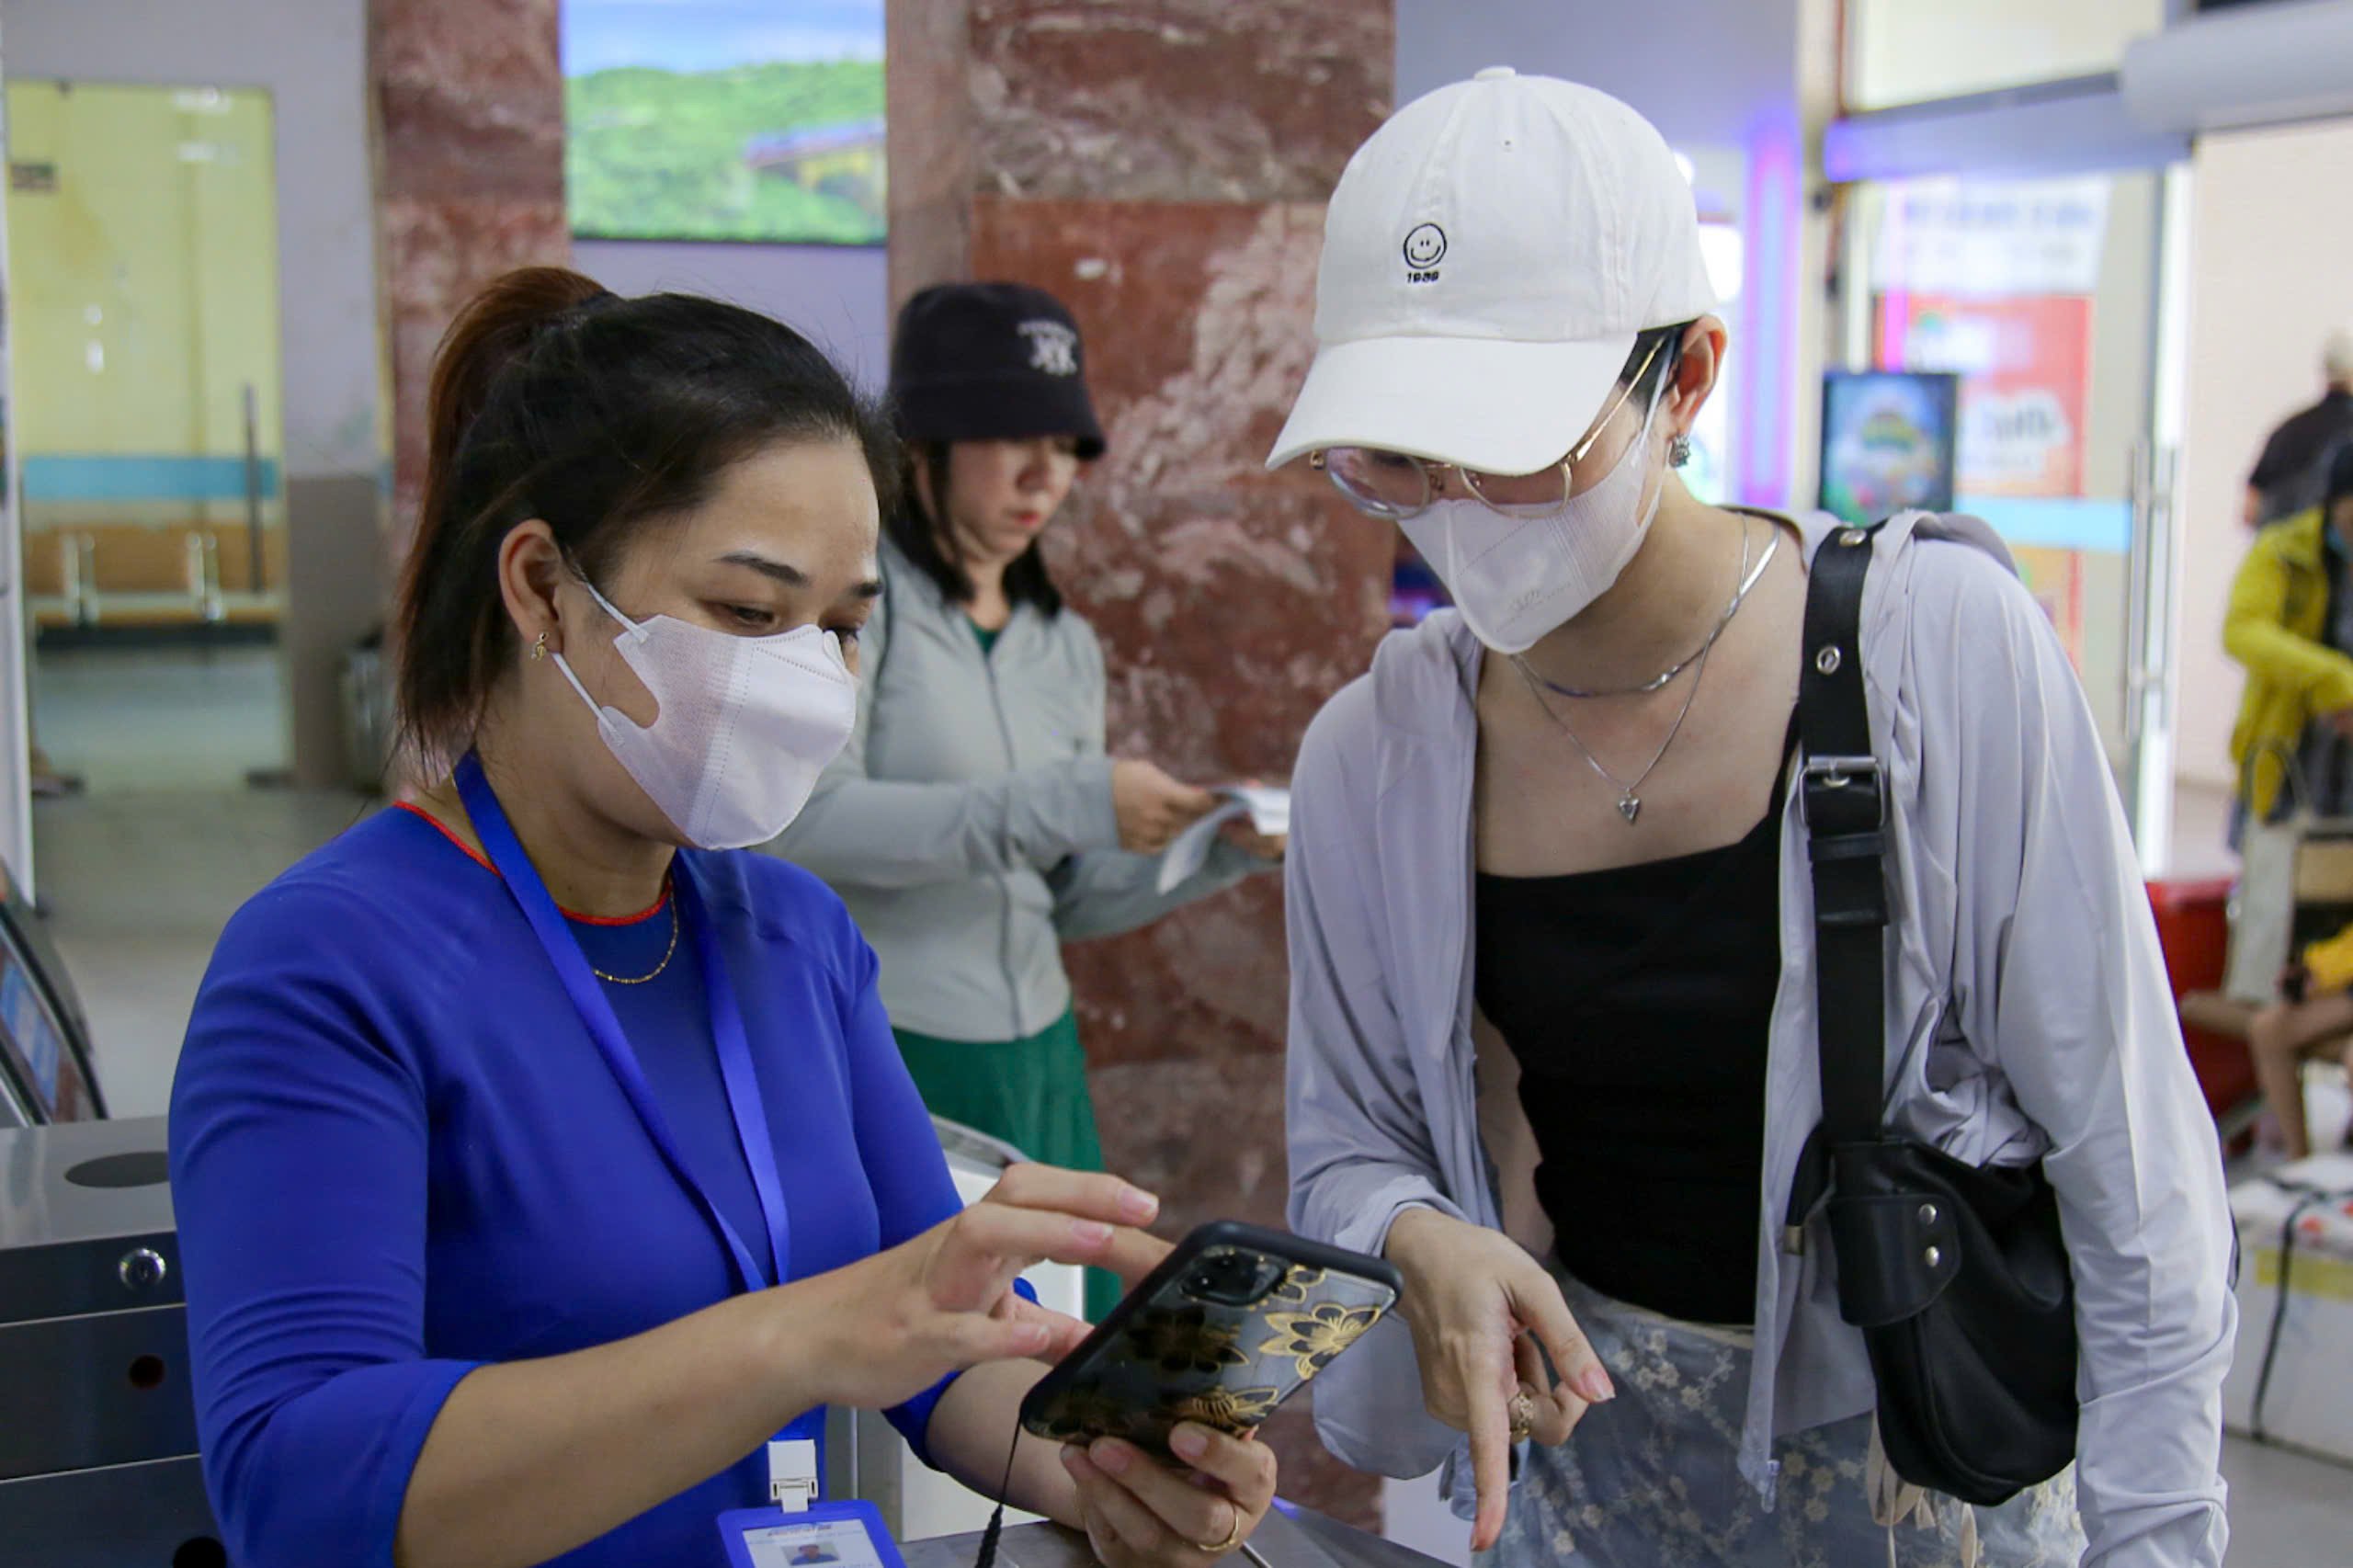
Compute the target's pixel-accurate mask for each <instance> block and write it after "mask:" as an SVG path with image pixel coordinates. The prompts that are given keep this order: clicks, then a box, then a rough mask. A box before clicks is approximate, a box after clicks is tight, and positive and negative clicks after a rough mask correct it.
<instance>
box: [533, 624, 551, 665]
mask: <svg viewBox="0 0 2353 1568" xmlns="http://www.w3.org/2000/svg"><path fill="white" fill-rule="evenodd" d="M547 656H548V634H547V633H546V632H544V631H542V632H540V640H539V641H538V642H534V643H532V644H531V662H532V663H534V664H537V663H538V662H539V661H540V660H541V659H544V658H546V657H547Z"/></svg>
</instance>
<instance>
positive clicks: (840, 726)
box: [555, 585, 858, 849]
mask: <svg viewBox="0 0 2353 1568" xmlns="http://www.w3.org/2000/svg"><path fill="white" fill-rule="evenodd" d="M588 592H589V594H590V596H591V597H594V598H595V599H596V601H597V604H598V605H599V606H600V607H602V608H603V609H604V611H605V613H606V614H607V615H609V616H611V617H612V618H613V619H615V620H618V621H620V623H621V627H622V629H623V630H622V631H621V634H620V636H619V637H617V638H615V639H614V640H613V645H614V646H615V647H616V648H619V649H620V655H621V659H622V661H623V662H624V663H626V664H627V665H629V667H630V668H631V669H632V670H634V671H636V672H637V678H638V679H640V680H642V681H643V682H644V683H645V688H646V690H648V691H650V692H652V693H653V694H654V701H655V702H656V703H658V704H660V710H659V711H657V712H656V713H655V714H654V723H653V725H652V727H651V728H646V727H642V726H640V725H639V724H638V723H637V722H636V721H635V720H633V719H631V718H630V717H629V715H628V714H626V713H623V712H622V711H621V710H620V709H618V708H608V707H606V706H604V705H603V704H601V703H599V702H598V701H597V699H595V698H593V697H591V696H589V695H588V688H587V687H585V686H583V685H581V684H580V677H579V676H577V675H574V673H573V669H572V665H570V664H569V663H568V662H567V661H566V660H565V659H564V656H563V654H561V653H558V654H557V655H556V656H555V665H556V668H558V669H560V670H562V671H563V678H564V679H566V680H568V681H570V682H571V683H572V689H573V690H574V691H576V692H578V693H579V694H580V700H581V701H583V702H585V703H586V704H588V707H589V710H591V711H592V712H594V713H595V714H596V715H597V733H599V734H601V735H602V736H604V738H605V744H606V745H607V746H608V747H609V748H611V751H612V754H613V756H616V757H618V758H620V765H621V766H622V767H625V768H627V769H628V770H629V776H630V777H631V778H634V779H636V780H637V785H638V788H639V789H641V790H644V791H645V793H646V795H647V797H648V798H649V799H651V800H652V801H653V802H654V804H655V805H656V806H658V807H660V808H661V811H662V814H663V815H665V816H666V817H668V818H669V819H670V821H671V824H673V825H674V826H676V828H677V830H678V832H679V834H680V835H682V836H684V837H685V839H686V840H687V842H688V843H689V844H692V845H695V846H698V847H699V848H703V849H743V848H746V847H748V846H752V845H755V844H766V843H767V842H768V841H769V840H770V839H772V838H774V837H776V836H777V835H779V834H780V833H782V832H783V831H784V830H785V829H786V828H787V827H789V826H790V825H791V823H792V819H793V818H795V817H797V816H799V815H800V814H801V807H803V806H805V805H807V804H808V803H809V796H810V793H811V791H813V790H815V789H816V787H817V776H818V775H819V774H820V773H823V772H824V770H825V766H826V764H828V763H830V762H832V761H833V760H834V758H835V757H836V756H840V755H841V749H842V747H843V746H845V745H847V744H848V743H849V733H850V726H851V725H852V724H853V723H855V722H857V719H858V677H857V676H853V675H851V674H850V673H849V666H848V665H847V664H845V663H844V662H843V660H842V645H841V639H840V638H838V637H836V636H835V635H834V634H833V633H832V632H830V631H820V630H819V629H817V628H816V627H814V626H802V627H796V628H794V629H793V630H792V631H786V632H782V633H779V635H777V636H774V637H734V636H730V635H729V634H728V633H726V632H724V631H712V630H710V628H709V627H702V626H693V625H689V624H688V622H686V621H683V620H677V619H673V618H672V617H669V616H666V615H657V616H654V618H652V619H649V620H645V621H642V622H639V621H632V620H631V619H630V618H629V617H627V616H625V615H623V614H622V613H621V612H620V611H619V610H617V609H615V608H613V607H612V604H611V603H610V601H608V599H607V598H606V597H605V596H604V595H602V594H600V593H597V590H596V588H595V587H594V586H593V585H591V586H589V588H588Z"/></svg>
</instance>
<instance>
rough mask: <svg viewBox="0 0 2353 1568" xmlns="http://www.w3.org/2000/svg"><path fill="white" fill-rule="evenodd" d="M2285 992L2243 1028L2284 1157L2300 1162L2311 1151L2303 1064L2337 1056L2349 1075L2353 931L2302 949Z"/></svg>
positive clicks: (2352, 1026) (2352, 1048)
mask: <svg viewBox="0 0 2353 1568" xmlns="http://www.w3.org/2000/svg"><path fill="white" fill-rule="evenodd" d="M2284 990H2285V991H2286V995H2285V996H2283V997H2282V998H2281V999H2280V1000H2279V1001H2278V1002H2275V1003H2273V1004H2272V1005H2271V1006H2268V1007H2266V1008H2264V1009H2263V1011H2261V1012H2259V1013H2257V1014H2256V1016H2255V1019H2254V1021H2253V1022H2252V1023H2250V1024H2249V1025H2248V1026H2247V1033H2246V1047H2247V1053H2248V1054H2249V1055H2250V1056H2252V1057H2253V1058H2254V1059H2255V1078H2256V1084H2258V1085H2261V1087H2262V1090H2263V1103H2264V1104H2265V1105H2267V1106H2268V1107H2269V1108H2270V1109H2271V1114H2272V1115H2273V1116H2275V1117H2277V1118H2279V1131H2280V1132H2281V1134H2282V1142H2284V1143H2285V1145H2286V1148H2287V1153H2288V1158H2290V1160H2301V1159H2303V1158H2305V1157H2306V1156H2307V1155H2309V1154H2311V1153H2312V1152H2313V1148H2312V1131H2311V1127H2310V1119H2309V1117H2308V1116H2307V1114H2306V1112H2305V1110H2304V1077H2303V1068H2304V1063H2305V1062H2311V1061H2325V1060H2326V1059H2328V1058H2329V1057H2331V1056H2335V1057H2336V1058H2338V1059H2339V1060H2341V1061H2342V1062H2344V1063H2345V1070H2346V1071H2347V1073H2353V926H2347V927H2346V928H2345V929H2344V930H2342V931H2339V932H2338V933H2337V934H2336V936H2334V937H2329V938H2328V939H2327V940H2326V941H2325V942H2314V943H2313V944H2312V945H2311V946H2310V947H2308V948H2306V949H2304V954H2303V962H2302V964H2300V965H2298V966H2297V967H2296V968H2294V969H2291V970H2290V971H2288V975H2287V984H2286V986H2285V987H2284Z"/></svg>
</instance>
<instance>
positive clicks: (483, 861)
mask: <svg viewBox="0 0 2353 1568" xmlns="http://www.w3.org/2000/svg"><path fill="white" fill-rule="evenodd" d="M392 809H393V810H394V811H401V812H407V813H408V814H409V815H411V816H413V817H415V818H416V819H417V820H418V821H419V822H422V823H426V824H431V826H432V828H433V830H434V831H435V832H436V833H438V834H439V835H441V836H442V837H444V838H446V839H448V840H449V842H450V844H451V845H452V846H455V847H456V848H457V850H458V852H459V853H460V854H461V855H463V856H464V857H465V858H467V859H469V860H472V862H473V863H474V864H475V865H477V866H480V867H481V868H482V869H483V870H485V871H488V872H489V873H490V874H491V875H492V876H496V875H498V868H497V867H495V866H494V865H492V864H491V863H490V859H489V857H487V856H485V855H483V853H482V852H481V851H480V850H478V849H476V848H475V847H474V846H472V845H471V844H468V843H467V842H466V841H465V840H464V839H462V838H460V837H459V836H458V834H457V830H456V829H454V828H452V827H451V826H450V825H449V824H448V823H446V822H443V821H442V820H441V819H440V818H439V817H437V816H435V815H434V814H433V813H432V812H428V811H426V809H425V808H424V807H423V806H420V805H418V804H417V803H416V802H415V801H393V802H392ZM669 907H670V883H669V880H668V879H667V878H665V879H664V880H663V882H662V896H661V897H660V898H657V899H655V900H654V906H653V907H652V908H651V909H646V910H642V911H640V912H639V913H637V914H635V915H576V914H574V912H573V911H571V910H569V909H565V908H563V906H562V905H561V904H559V905H557V910H558V912H559V913H560V914H562V915H563V917H564V918H565V919H566V920H569V921H571V922H572V923H573V924H574V925H575V926H608V927H611V926H642V925H644V924H645V923H646V922H647V921H649V920H651V919H653V918H654V916H655V915H659V914H661V913H662V912H663V911H664V910H665V909H667V908H669Z"/></svg>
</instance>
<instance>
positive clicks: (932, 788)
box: [768, 540, 1272, 1041]
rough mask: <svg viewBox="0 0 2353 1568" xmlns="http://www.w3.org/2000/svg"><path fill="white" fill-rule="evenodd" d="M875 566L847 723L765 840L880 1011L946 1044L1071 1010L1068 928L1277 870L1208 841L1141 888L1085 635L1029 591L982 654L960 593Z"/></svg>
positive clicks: (1089, 931) (1094, 659)
mask: <svg viewBox="0 0 2353 1568" xmlns="http://www.w3.org/2000/svg"><path fill="white" fill-rule="evenodd" d="M882 574H883V579H884V581H885V583H886V584H887V585H888V588H887V591H886V592H885V594H884V596H883V600H882V603H881V604H880V605H878V606H877V607H876V611H875V615H874V617H873V619H871V620H870V622H869V623H868V625H867V628H866V631H864V632H863V633H861V634H860V636H859V638H858V663H859V667H860V670H861V671H862V673H863V679H862V681H861V683H860V690H859V693H858V725H857V728H856V729H855V730H854V731H852V733H851V734H850V740H849V744H848V745H847V747H846V748H845V749H844V750H843V752H842V755H841V756H840V757H839V758H838V759H837V760H836V761H835V764H834V765H833V767H830V768H828V769H826V771H825V775H824V778H823V779H822V780H820V782H819V783H818V786H817V790H816V793H815V795H814V796H813V797H812V798H811V800H810V801H809V804H808V807H807V808H806V809H805V810H804V811H802V812H801V816H800V818H799V820H797V821H796V822H794V823H793V824H792V826H791V827H790V828H789V829H787V830H786V832H785V835H784V836H783V837H781V838H779V839H778V840H777V841H776V843H774V844H773V845H770V846H768V847H769V851H770V852H771V853H773V854H778V855H781V856H783V857H785V858H788V859H790V860H793V861H795V862H797V863H799V864H800V865H802V866H805V867H807V868H808V869H810V870H812V871H814V872H816V873H817V875H819V876H821V877H823V878H824V879H825V881H827V882H829V883H831V884H832V885H833V887H834V889H835V892H839V893H840V894H841V896H842V901H843V902H844V903H847V904H848V905H849V911H850V914H851V915H854V916H856V917H857V920H858V926H859V927H860V928H861V929H862V930H863V931H864V932H865V933H866V938H867V940H868V941H870V942H871V943H872V944H873V945H874V950H875V952H876V953H877V954H878V955H880V957H881V962H882V970H881V994H882V1005H883V1006H884V1008H885V1009H887V1010H888V1011H889V1013H890V1015H891V1021H892V1023H893V1024H895V1025H897V1026H899V1027H900V1028H907V1029H913V1030H915V1032H917V1033H920V1034H927V1035H932V1036H935V1037H938V1038H939V1039H942V1040H976V1041H978V1040H1016V1039H1018V1038H1020V1037H1022V1036H1024V1035H1029V1034H1034V1033H1036V1032H1037V1031H1038V1030H1040V1029H1042V1028H1045V1027H1046V1026H1047V1025H1049V1024H1051V1023H1052V1022H1053V1021H1054V1020H1055V1019H1056V1018H1058V1017H1062V1015H1063V1009H1065V1008H1067V1007H1068V1006H1070V1000H1071V992H1070V979H1069V976H1068V975H1067V974H1066V973H1065V972H1064V971H1063V961H1062V944H1063V942H1064V941H1072V940H1077V939H1079V938H1082V937H1107V936H1112V935H1115V934H1117V933H1119V932H1121V931H1130V930H1133V929H1135V928H1136V927H1137V926H1146V925H1149V924H1151V923H1152V922H1153V921H1154V920H1157V919H1158V918H1160V916H1161V915H1165V914H1166V913H1168V911H1170V910H1172V909H1174V908H1176V906H1177V905H1179V904H1182V903H1188V902H1189V901H1191V900H1193V899H1197V898H1200V897H1203V896H1204V895H1206V894H1209V893H1212V892H1218V891H1220V890H1221V889H1223V888H1227V887H1231V886H1232V885H1233V884H1234V883H1235V882H1238V881H1241V880H1242V879H1243V878H1244V877H1245V876H1247V875H1248V874H1249V873H1250V872H1251V871H1253V870H1256V869H1272V868H1271V867H1268V866H1265V865H1264V864H1263V863H1262V862H1260V861H1258V860H1257V859H1256V858H1254V857H1252V856H1250V855H1248V854H1246V853H1245V852H1243V851H1241V850H1238V849H1235V848H1234V847H1233V846H1231V845H1228V844H1226V843H1224V842H1223V841H1222V840H1221V841H1219V843H1218V845H1217V846H1216V847H1215V848H1214V849H1213V850H1212V851H1211V855H1210V858H1209V861H1208V864H1206V865H1205V866H1204V867H1203V868H1202V869H1201V870H1200V872H1199V874H1198V875H1196V876H1195V877H1193V878H1192V879H1190V880H1189V881H1185V882H1182V883H1180V884H1178V885H1177V886H1176V888H1175V889H1173V890H1172V891H1171V892H1169V893H1167V894H1166V895H1165V896H1164V895H1162V894H1160V893H1159V892H1155V891H1154V879H1155V878H1156V877H1157V876H1158V874H1159V869H1160V862H1159V860H1158V859H1157V858H1153V857H1150V856H1142V855H1130V854H1127V853H1126V852H1124V851H1122V850H1121V849H1120V825H1119V820H1118V817H1117V815H1116V813H1115V812H1113V810H1112V805H1111V762H1110V759H1109V758H1108V757H1107V756H1105V755H1104V751H1103V728H1104V721H1103V699H1104V681H1103V650H1102V646H1101V644H1099V643H1098V642H1096V640H1095V629H1094V628H1093V627H1091V626H1089V625H1087V624H1086V620H1085V619H1083V618H1082V617H1081V616H1079V614H1078V613H1077V612H1076V611H1074V610H1071V609H1067V608H1066V609H1064V610H1063V612H1062V613H1061V614H1059V615H1057V616H1055V617H1053V618H1052V619H1047V618H1046V617H1045V616H1043V615H1040V613H1038V611H1037V610H1035V609H1033V608H1029V606H1026V605H1025V606H1022V607H1020V608H1017V609H1016V610H1015V611H1014V613H1013V619H1012V620H1011V621H1009V622H1008V623H1007V624H1006V628H1005V630H1004V631H1003V632H1002V633H1000V634H999V636H998V638H997V641H996V646H995V650H994V651H993V652H991V653H987V654H983V653H982V651H981V643H980V639H979V638H978V637H977V636H976V635H975V634H974V632H973V630H972V622H971V621H970V620H969V619H967V618H966V616H965V614H964V611H963V608H962V607H961V606H959V605H953V604H950V603H949V602H948V600H947V597H946V596H945V595H943V594H942V593H941V592H940V591H939V589H938V585H936V584H934V583H933V582H932V581H931V579H930V578H929V577H927V576H926V575H925V574H923V573H922V572H920V571H918V570H917V569H916V568H915V567H914V566H913V565H912V564H910V563H909V562H908V561H907V560H906V558H905V557H904V556H903V555H901V554H899V553H898V552H897V551H894V550H892V548H891V546H890V544H889V542H888V541H887V540H886V541H885V542H884V544H883V546H882Z"/></svg>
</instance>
